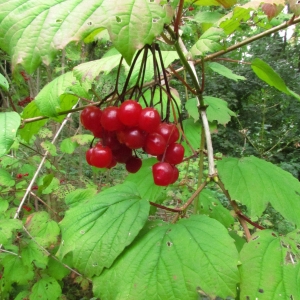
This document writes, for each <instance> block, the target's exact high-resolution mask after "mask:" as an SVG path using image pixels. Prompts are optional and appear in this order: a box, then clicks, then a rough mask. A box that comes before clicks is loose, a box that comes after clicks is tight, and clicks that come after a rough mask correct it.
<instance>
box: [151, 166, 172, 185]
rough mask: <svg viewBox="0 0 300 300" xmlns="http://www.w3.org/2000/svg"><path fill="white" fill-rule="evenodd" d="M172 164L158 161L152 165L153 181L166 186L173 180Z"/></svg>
mask: <svg viewBox="0 0 300 300" xmlns="http://www.w3.org/2000/svg"><path fill="white" fill-rule="evenodd" d="M173 172H174V171H173V166H171V165H170V164H169V163H166V162H158V163H156V164H154V165H153V166H152V174H153V179H154V183H155V184H156V185H159V186H167V185H169V184H171V182H172V180H173V176H174V174H173Z"/></svg>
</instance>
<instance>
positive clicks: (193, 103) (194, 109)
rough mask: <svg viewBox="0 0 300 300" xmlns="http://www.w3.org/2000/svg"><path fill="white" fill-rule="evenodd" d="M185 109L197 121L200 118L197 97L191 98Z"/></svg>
mask: <svg viewBox="0 0 300 300" xmlns="http://www.w3.org/2000/svg"><path fill="white" fill-rule="evenodd" d="M185 109H186V110H187V112H188V114H189V115H190V116H191V117H192V118H193V119H194V120H195V121H197V120H199V118H200V115H199V109H198V101H197V98H190V99H189V100H188V101H186V103H185Z"/></svg>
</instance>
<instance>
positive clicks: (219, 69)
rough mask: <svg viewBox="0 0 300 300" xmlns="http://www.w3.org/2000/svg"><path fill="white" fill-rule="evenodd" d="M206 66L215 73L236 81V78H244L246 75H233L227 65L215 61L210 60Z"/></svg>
mask: <svg viewBox="0 0 300 300" xmlns="http://www.w3.org/2000/svg"><path fill="white" fill-rule="evenodd" d="M208 66H209V67H210V68H211V69H212V70H213V71H214V72H216V73H218V74H220V75H222V76H224V77H227V78H229V79H232V80H234V81H238V80H246V77H244V76H239V75H235V74H234V73H233V72H232V71H231V70H230V69H228V68H227V67H225V66H223V65H221V64H219V63H217V62H212V63H209V64H208Z"/></svg>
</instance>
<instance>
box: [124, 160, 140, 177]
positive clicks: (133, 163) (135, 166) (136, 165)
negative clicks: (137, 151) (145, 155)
mask: <svg viewBox="0 0 300 300" xmlns="http://www.w3.org/2000/svg"><path fill="white" fill-rule="evenodd" d="M141 166H142V160H141V159H140V158H138V157H134V156H133V157H131V158H129V159H128V160H127V162H126V170H127V171H128V172H129V173H136V172H137V171H138V170H139V169H140V168H141Z"/></svg>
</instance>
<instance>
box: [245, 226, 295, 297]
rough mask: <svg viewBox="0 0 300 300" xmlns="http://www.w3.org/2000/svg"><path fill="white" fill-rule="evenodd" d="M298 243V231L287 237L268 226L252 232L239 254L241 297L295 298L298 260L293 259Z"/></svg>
mask: <svg viewBox="0 0 300 300" xmlns="http://www.w3.org/2000/svg"><path fill="white" fill-rule="evenodd" d="M299 244H300V239H299V233H298V234H297V235H293V236H289V235H288V236H287V237H281V236H277V235H276V234H275V233H274V232H272V231H271V230H263V231H259V232H257V233H255V234H254V235H253V237H252V238H251V240H250V242H249V243H246V244H245V245H244V247H243V249H242V251H241V254H240V255H241V256H240V257H241V262H242V265H241V267H240V273H241V286H240V287H241V295H240V296H241V299H246V298H247V297H248V298H249V299H261V300H269V299H299V298H300V289H299V286H300V276H299V275H300V263H299V262H298V259H296V261H295V260H294V259H295V257H297V258H298V257H299V254H300V252H299V248H298V249H297V246H298V247H299ZM296 249H297V250H296ZM270 258H271V259H270ZM253 274H255V276H253Z"/></svg>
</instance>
